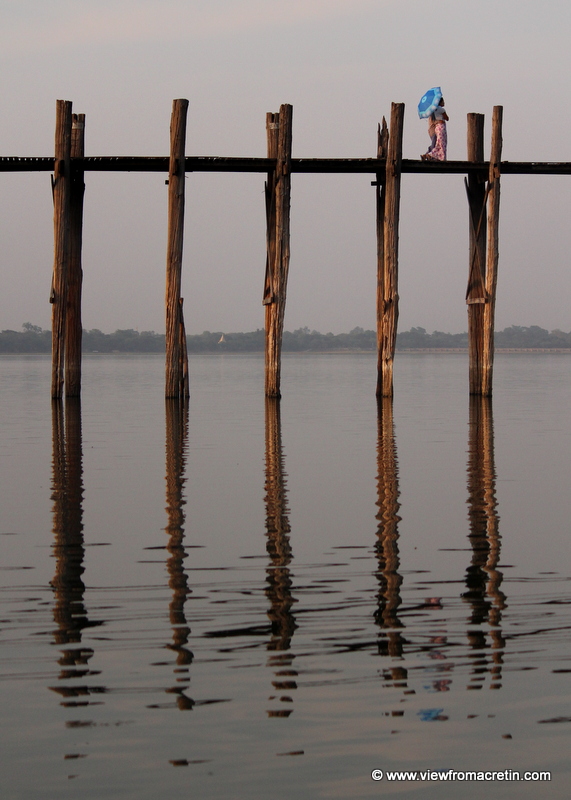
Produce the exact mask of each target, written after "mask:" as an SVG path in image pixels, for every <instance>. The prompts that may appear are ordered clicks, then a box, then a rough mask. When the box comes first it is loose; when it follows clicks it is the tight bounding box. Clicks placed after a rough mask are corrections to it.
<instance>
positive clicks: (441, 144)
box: [425, 121, 448, 161]
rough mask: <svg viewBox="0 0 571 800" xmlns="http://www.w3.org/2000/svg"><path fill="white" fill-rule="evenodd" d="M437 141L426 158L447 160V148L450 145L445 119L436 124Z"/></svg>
mask: <svg viewBox="0 0 571 800" xmlns="http://www.w3.org/2000/svg"><path fill="white" fill-rule="evenodd" d="M435 128H436V130H435V134H436V143H435V144H434V145H433V146H431V147H429V149H428V153H427V154H426V156H425V158H426V159H428V161H446V148H447V147H448V133H447V131H446V123H445V122H444V121H442V122H437V123H436V125H435Z"/></svg>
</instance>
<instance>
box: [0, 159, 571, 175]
mask: <svg viewBox="0 0 571 800" xmlns="http://www.w3.org/2000/svg"><path fill="white" fill-rule="evenodd" d="M74 163H77V165H78V166H79V167H81V169H83V170H84V171H85V172H164V173H168V170H169V159H168V156H89V157H87V158H82V159H72V165H73V164H74ZM274 167H275V160H274V159H271V158H241V157H226V156H187V157H186V158H185V169H186V172H262V173H263V172H271V171H272V170H273V168H274ZM489 169H490V164H489V162H488V161H482V162H478V163H474V162H472V161H421V160H419V159H418V160H417V159H412V158H404V159H403V161H402V172H405V173H414V174H438V175H462V174H467V173H469V172H471V173H474V172H481V173H482V174H483V175H487V174H488V172H489ZM53 170H54V159H53V158H52V157H48V158H41V157H22V158H20V157H17V156H4V157H0V172H53ZM291 171H292V172H297V173H305V174H327V173H329V174H368V175H376V174H381V175H382V174H384V172H385V160H384V159H381V158H292V160H291ZM500 172H501V173H502V175H571V162H568V161H564V162H562V161H502V162H501V164H500Z"/></svg>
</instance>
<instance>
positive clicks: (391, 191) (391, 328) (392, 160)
mask: <svg viewBox="0 0 571 800" xmlns="http://www.w3.org/2000/svg"><path fill="white" fill-rule="evenodd" d="M403 122H404V103H393V104H392V106H391V125H390V135H389V146H388V152H387V163H386V172H385V217H384V234H383V236H384V238H383V244H384V257H383V276H382V289H379V292H382V310H381V333H380V349H379V366H380V371H381V377H380V392H378V394H380V395H382V397H392V396H393V361H394V355H395V346H396V338H397V323H398V315H399V311H398V303H399V296H398V241H399V234H398V226H399V212H400V184H401V166H402V137H403Z"/></svg>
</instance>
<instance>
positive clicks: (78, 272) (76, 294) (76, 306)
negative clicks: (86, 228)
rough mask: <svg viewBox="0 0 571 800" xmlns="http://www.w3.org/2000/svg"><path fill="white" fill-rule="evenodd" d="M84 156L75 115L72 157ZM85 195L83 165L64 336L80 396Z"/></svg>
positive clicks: (76, 175)
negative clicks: (82, 253)
mask: <svg viewBox="0 0 571 800" xmlns="http://www.w3.org/2000/svg"><path fill="white" fill-rule="evenodd" d="M84 155H85V114H73V116H72V124H71V157H72V159H74V158H83V157H84ZM84 194H85V182H84V171H83V165H82V164H73V163H72V169H71V198H70V232H69V233H70V242H69V265H68V281H67V309H66V334H65V394H66V397H79V396H80V394H81V336H82V324H81V286H82V283H83V272H82V268H81V246H82V239H83V230H82V229H83V196H84Z"/></svg>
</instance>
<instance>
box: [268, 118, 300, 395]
mask: <svg viewBox="0 0 571 800" xmlns="http://www.w3.org/2000/svg"><path fill="white" fill-rule="evenodd" d="M292 120H293V108H292V106H290V105H282V106H281V107H280V111H279V114H268V115H267V118H266V128H267V138H268V158H272V159H274V158H275V159H276V167H275V170H274V172H273V173H271V174H270V175H268V181H267V183H266V221H267V257H266V278H265V284H264V298H263V303H264V305H265V307H266V321H265V327H266V346H265V364H266V373H265V384H266V396H267V397H280V396H281V391H280V380H281V352H282V336H283V328H284V316H285V305H286V292H287V279H288V273H289V256H290V246H289V237H290V196H291V148H292Z"/></svg>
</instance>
